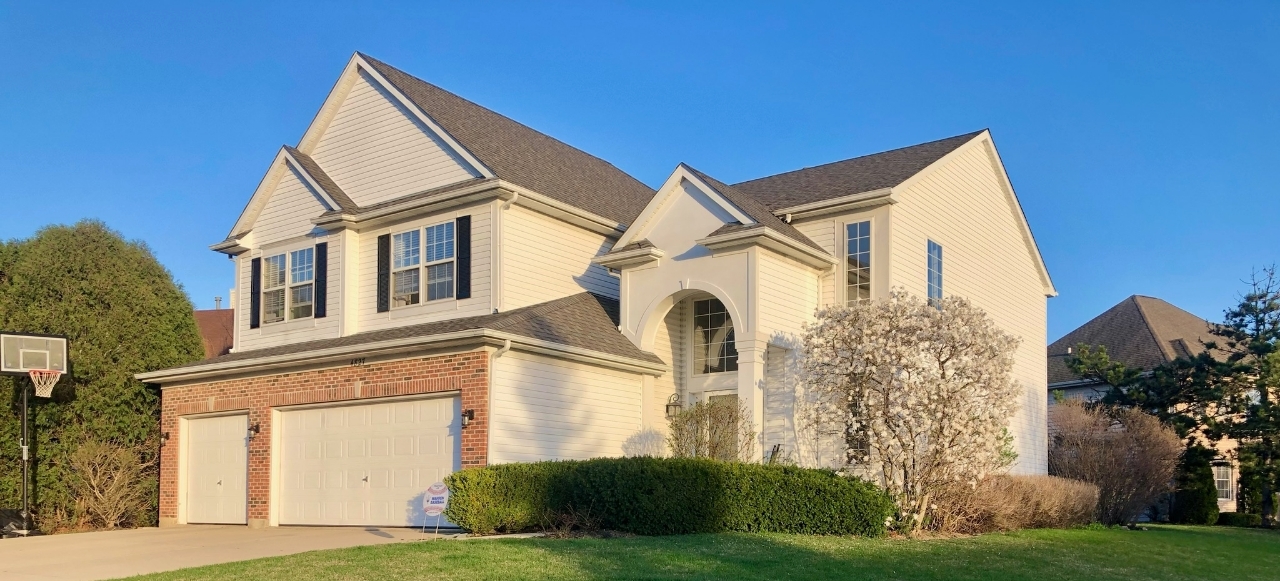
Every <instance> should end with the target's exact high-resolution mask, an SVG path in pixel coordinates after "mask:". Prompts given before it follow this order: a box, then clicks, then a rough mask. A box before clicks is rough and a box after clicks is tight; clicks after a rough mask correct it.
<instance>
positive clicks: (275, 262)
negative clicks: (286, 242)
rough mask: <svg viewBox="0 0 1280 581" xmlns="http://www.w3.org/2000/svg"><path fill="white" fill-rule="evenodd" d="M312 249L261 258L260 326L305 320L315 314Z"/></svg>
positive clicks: (314, 273) (314, 267)
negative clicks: (261, 324)
mask: <svg viewBox="0 0 1280 581" xmlns="http://www.w3.org/2000/svg"><path fill="white" fill-rule="evenodd" d="M315 277H316V264H315V249H314V248H303V249H301V250H294V251H292V252H287V253H283V254H276V255H274V256H267V257H264V258H263V259H262V323H263V324H270V323H279V322H280V321H283V320H285V318H286V315H287V317H288V319H289V320H294V319H306V318H309V317H311V316H312V315H313V314H314V313H315Z"/></svg>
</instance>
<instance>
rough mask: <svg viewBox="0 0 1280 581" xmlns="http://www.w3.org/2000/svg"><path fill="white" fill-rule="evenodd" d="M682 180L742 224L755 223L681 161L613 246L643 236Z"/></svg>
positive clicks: (624, 244) (624, 243)
mask: <svg viewBox="0 0 1280 581" xmlns="http://www.w3.org/2000/svg"><path fill="white" fill-rule="evenodd" d="M684 180H688V181H689V183H691V184H693V185H695V186H697V187H698V189H701V190H702V191H703V193H705V194H707V197H709V198H711V200H712V201H714V202H715V203H716V204H717V205H719V206H720V207H722V208H724V210H725V211H726V212H728V213H729V214H730V215H732V216H733V217H734V218H737V220H738V221H739V222H742V223H743V224H755V223H756V222H755V220H752V219H751V217H750V216H748V215H747V214H746V213H745V212H743V211H742V210H740V209H738V207H737V206H735V205H733V204H732V203H730V202H729V200H727V199H725V197H724V196H722V195H720V192H718V191H716V189H715V188H713V187H711V186H710V185H709V184H707V183H706V182H704V181H702V180H700V179H698V177H697V176H695V175H693V172H690V171H689V170H688V168H686V167H685V165H684V164H683V163H682V164H680V165H677V166H676V169H675V170H674V171H672V172H671V175H670V176H667V180H666V181H664V182H662V185H661V186H660V187H658V193H656V194H654V196H653V198H652V199H650V200H649V203H648V204H646V205H645V207H644V211H642V212H640V215H639V216H637V217H636V219H635V221H634V222H632V223H631V225H630V226H629V227H627V229H626V232H624V233H623V234H622V237H621V238H619V239H618V241H617V242H616V243H614V246H615V247H618V248H621V247H623V246H626V245H628V244H631V243H632V242H635V241H636V240H638V239H641V238H644V236H643V234H645V233H646V232H647V229H648V228H649V222H651V221H652V220H653V218H654V217H655V216H657V215H658V213H659V212H661V211H662V208H663V206H666V205H667V202H668V201H670V199H671V197H672V196H675V195H678V193H677V191H676V190H677V189H678V188H679V187H680V182H682V181H684Z"/></svg>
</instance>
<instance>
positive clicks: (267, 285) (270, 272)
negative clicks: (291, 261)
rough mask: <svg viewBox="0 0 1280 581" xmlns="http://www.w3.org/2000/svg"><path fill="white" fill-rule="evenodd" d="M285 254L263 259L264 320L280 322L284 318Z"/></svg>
mask: <svg viewBox="0 0 1280 581" xmlns="http://www.w3.org/2000/svg"><path fill="white" fill-rule="evenodd" d="M285 256H286V255H284V254H277V255H275V256H268V257H266V258H263V259H262V322H263V324H267V323H279V322H280V321H283V320H284V303H285V297H284V293H285V289H284V287H285V284H284V282H285V274H286V273H287V270H286V267H287V262H286V260H285Z"/></svg>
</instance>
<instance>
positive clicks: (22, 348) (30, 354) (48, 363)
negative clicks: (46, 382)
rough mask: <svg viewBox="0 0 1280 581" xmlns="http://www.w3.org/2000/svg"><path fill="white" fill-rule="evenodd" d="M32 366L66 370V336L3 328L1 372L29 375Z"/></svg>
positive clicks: (60, 370) (1, 334)
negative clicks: (20, 331) (18, 331)
mask: <svg viewBox="0 0 1280 581" xmlns="http://www.w3.org/2000/svg"><path fill="white" fill-rule="evenodd" d="M33 369H50V370H53V371H59V372H62V373H66V372H67V338H66V337H58V336H56V335H34V334H30V333H10V332H7V331H0V374H4V375H27V373H28V372H29V371H31V370H33Z"/></svg>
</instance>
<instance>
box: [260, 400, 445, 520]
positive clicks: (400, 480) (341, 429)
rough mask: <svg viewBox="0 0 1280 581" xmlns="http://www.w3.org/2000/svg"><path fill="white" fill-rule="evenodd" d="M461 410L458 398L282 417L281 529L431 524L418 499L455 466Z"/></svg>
mask: <svg viewBox="0 0 1280 581" xmlns="http://www.w3.org/2000/svg"><path fill="white" fill-rule="evenodd" d="M460 412H461V410H460V408H459V402H458V398H457V397H456V396H454V397H435V398H431V399H418V400H411V401H394V402H386V403H370V404H362V405H349V406H341V407H326V408H316V409H304V410H296V411H285V412H281V414H280V420H281V422H280V423H281V426H280V429H281V431H280V448H281V450H280V451H281V456H280V506H281V511H280V524H286V525H377V526H423V525H424V524H431V525H434V524H435V523H436V518H435V517H431V518H430V519H426V520H429V522H424V519H425V517H424V515H423V512H422V497H423V494H424V492H425V491H426V489H427V487H428V486H431V484H432V483H435V482H439V481H441V480H443V479H444V477H445V476H447V475H449V474H450V473H452V472H453V471H454V470H456V469H457V468H458V467H459V466H458V464H459V462H460V459H459V457H458V456H459V455H458V445H459V442H460V441H461V438H460V435H461V434H460V430H461V426H460V420H459V417H458V416H459V415H460ZM445 524H447V523H445Z"/></svg>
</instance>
